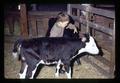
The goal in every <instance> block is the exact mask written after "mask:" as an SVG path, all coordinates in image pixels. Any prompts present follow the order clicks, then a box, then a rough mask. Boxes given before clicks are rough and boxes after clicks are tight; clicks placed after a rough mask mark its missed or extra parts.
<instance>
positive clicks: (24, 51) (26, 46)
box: [13, 34, 99, 78]
mask: <svg viewBox="0 0 120 83" xmlns="http://www.w3.org/2000/svg"><path fill="white" fill-rule="evenodd" d="M77 51H78V53H77V54H75V53H76V52H77ZM83 52H88V53H90V54H98V53H99V49H98V47H97V46H96V43H95V41H94V38H93V37H92V36H90V35H89V34H84V36H83V37H82V38H79V39H67V38H32V39H26V40H17V41H16V43H15V44H14V49H13V55H19V56H20V57H21V62H22V65H21V70H20V73H19V75H20V78H33V77H34V74H35V72H36V69H37V67H38V65H40V64H45V65H50V64H56V73H55V76H56V77H58V76H59V69H60V65H63V67H64V69H65V72H66V75H67V78H71V66H70V64H71V60H72V59H74V58H75V57H76V56H78V55H79V54H81V53H83Z"/></svg>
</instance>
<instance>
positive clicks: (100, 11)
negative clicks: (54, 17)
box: [71, 4, 115, 18]
mask: <svg viewBox="0 0 120 83" xmlns="http://www.w3.org/2000/svg"><path fill="white" fill-rule="evenodd" d="M71 8H78V9H80V10H82V11H86V7H85V6H82V5H79V4H72V5H71ZM87 11H88V12H91V13H94V14H97V15H101V16H105V17H108V18H115V12H114V11H110V10H104V9H100V8H94V7H90V9H89V10H87Z"/></svg>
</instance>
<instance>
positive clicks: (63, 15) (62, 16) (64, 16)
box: [57, 12, 69, 22]
mask: <svg viewBox="0 0 120 83" xmlns="http://www.w3.org/2000/svg"><path fill="white" fill-rule="evenodd" d="M57 21H62V22H65V21H69V15H68V14H66V13H64V12H60V13H59V14H58V16H57Z"/></svg>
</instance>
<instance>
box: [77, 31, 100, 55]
mask: <svg viewBox="0 0 120 83" xmlns="http://www.w3.org/2000/svg"><path fill="white" fill-rule="evenodd" d="M80 37H81V41H82V42H84V43H85V47H84V48H81V49H80V50H79V52H78V53H79V54H80V53H82V52H87V53H90V54H99V49H98V46H97V44H96V42H95V40H94V38H93V37H92V36H90V35H89V33H85V34H82V35H81V36H80Z"/></svg>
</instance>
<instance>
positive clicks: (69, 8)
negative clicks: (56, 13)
mask: <svg viewBox="0 0 120 83" xmlns="http://www.w3.org/2000/svg"><path fill="white" fill-rule="evenodd" d="M71 10H72V9H71V4H68V5H67V13H68V14H69V15H71V14H72V13H71Z"/></svg>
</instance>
